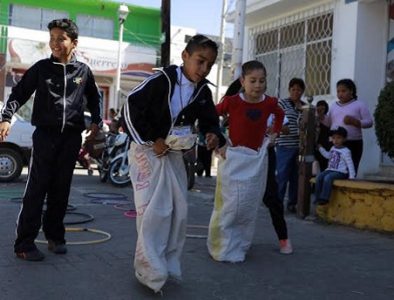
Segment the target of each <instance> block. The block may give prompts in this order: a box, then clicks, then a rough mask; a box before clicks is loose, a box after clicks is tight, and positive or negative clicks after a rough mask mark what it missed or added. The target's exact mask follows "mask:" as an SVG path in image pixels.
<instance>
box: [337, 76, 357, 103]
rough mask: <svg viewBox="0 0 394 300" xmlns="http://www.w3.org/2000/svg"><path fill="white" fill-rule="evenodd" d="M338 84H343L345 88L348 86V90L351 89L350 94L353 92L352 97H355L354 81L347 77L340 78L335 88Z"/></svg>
mask: <svg viewBox="0 0 394 300" xmlns="http://www.w3.org/2000/svg"><path fill="white" fill-rule="evenodd" d="M340 85H343V86H345V87H346V88H348V89H349V90H351V91H352V94H353V98H354V99H357V87H356V84H355V83H354V81H353V80H351V79H349V78H345V79H341V80H339V81H338V82H337V88H338V86H340Z"/></svg>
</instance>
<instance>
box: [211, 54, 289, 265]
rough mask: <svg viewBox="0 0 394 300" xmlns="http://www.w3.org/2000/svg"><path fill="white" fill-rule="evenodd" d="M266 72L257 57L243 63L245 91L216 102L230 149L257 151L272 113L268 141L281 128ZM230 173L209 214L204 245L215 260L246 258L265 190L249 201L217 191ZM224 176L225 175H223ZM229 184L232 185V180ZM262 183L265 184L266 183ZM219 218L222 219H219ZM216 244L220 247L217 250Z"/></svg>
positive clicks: (224, 149)
mask: <svg viewBox="0 0 394 300" xmlns="http://www.w3.org/2000/svg"><path fill="white" fill-rule="evenodd" d="M266 76H267V74H266V69H265V67H264V65H263V64H262V63H260V62H259V61H249V62H246V63H244V64H243V66H242V76H241V78H240V81H241V84H242V87H243V88H244V92H241V93H238V94H236V95H234V96H227V97H226V96H225V97H224V98H223V101H222V102H221V103H219V104H218V105H216V110H217V112H218V114H219V115H222V116H228V121H229V138H230V141H231V149H235V147H238V146H241V147H245V148H249V149H253V150H255V151H258V150H259V149H260V148H261V147H262V145H263V141H264V139H265V135H266V131H267V120H268V118H269V116H270V115H271V114H274V116H275V118H274V125H273V128H272V134H271V135H270V139H271V141H270V142H271V143H274V141H275V138H276V137H277V136H278V134H279V132H280V129H281V127H282V122H283V118H284V112H283V110H282V109H281V108H280V107H279V106H278V100H277V99H276V98H273V97H270V96H266V95H264V92H265V91H266ZM241 149H242V148H241ZM228 150H230V148H228V149H227V148H226V147H223V148H221V149H219V153H220V155H221V156H222V157H223V158H224V159H226V157H227V155H226V152H227V151H228ZM256 153H257V152H256ZM251 159H255V157H254V156H251ZM257 159H258V158H257ZM232 163H233V162H231V161H229V162H225V161H224V162H223V164H229V165H231V164H232ZM245 163H248V165H250V164H252V165H253V164H255V163H254V161H252V162H245ZM248 167H249V166H248ZM248 167H247V168H248ZM243 171H246V172H247V170H242V171H241V170H239V169H237V170H234V172H243ZM263 172H264V170H260V171H259V174H258V175H259V176H261V177H264V176H263V175H262V173H263ZM232 175H233V174H223V178H220V179H218V183H217V185H218V186H217V189H216V196H215V209H214V211H213V213H212V216H211V221H210V225H209V227H210V228H209V235H208V241H207V245H208V250H209V252H210V254H211V256H212V257H213V258H214V259H215V260H219V261H230V262H239V261H243V260H244V259H245V253H246V251H247V250H248V248H249V246H250V244H251V239H252V237H253V232H254V224H255V220H256V217H257V207H258V206H257V203H258V201H261V198H262V197H263V194H264V191H262V194H261V195H253V196H256V197H257V198H258V200H257V201H256V203H254V202H253V201H252V202H253V203H249V202H250V200H249V199H238V198H237V199H235V198H232V195H229V197H227V196H228V195H227V194H228V193H230V194H231V192H230V191H224V190H222V191H220V188H221V184H222V181H224V180H226V182H229V181H230V179H228V178H232V177H230V176H232ZM227 176H228V178H225V177H227ZM246 177H247V176H246ZM254 180H256V181H258V179H257V178H249V181H248V179H247V178H246V179H245V181H248V182H249V184H250V185H252V184H253V183H254V182H252V181H254ZM229 184H230V185H231V182H230V183H229ZM239 184H240V182H238V181H237V182H234V183H233V184H232V185H233V186H237V185H239ZM260 186H261V184H260ZM263 186H265V183H264V184H263ZM241 189H243V188H241ZM219 194H220V195H223V196H220V195H219ZM243 200H246V201H248V203H247V204H244V203H237V201H238V202H239V201H241V202H242V201H243ZM243 205H245V206H247V207H248V209H246V208H244V209H246V210H245V211H244V209H243V208H242V206H243ZM249 205H250V206H249ZM231 206H236V207H238V208H236V209H235V210H236V211H239V212H238V213H233V209H231ZM229 207H230V208H229ZM222 208H223V209H222ZM254 208H256V211H254ZM226 209H230V211H231V213H228V214H227V213H226V212H225V210H226ZM220 218H223V219H225V220H223V222H222V223H221V222H220ZM246 236H248V237H246ZM237 237H238V238H237ZM223 239H226V241H225V242H223ZM219 248H221V249H220V250H219Z"/></svg>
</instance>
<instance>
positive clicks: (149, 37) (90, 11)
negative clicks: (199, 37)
mask: <svg viewBox="0 0 394 300" xmlns="http://www.w3.org/2000/svg"><path fill="white" fill-rule="evenodd" d="M10 4H17V5H23V6H31V7H39V8H45V9H54V10H60V11H66V12H68V13H69V18H70V19H72V20H76V16H77V14H84V15H91V16H98V17H104V18H109V19H112V20H113V21H114V28H115V32H114V39H115V40H117V39H118V37H119V26H117V24H118V8H119V5H120V3H119V2H113V1H103V0H52V1H51V0H0V26H1V25H8V14H9V5H10ZM128 7H129V10H130V13H129V15H128V17H127V20H126V22H125V23H124V34H123V40H124V41H126V42H130V43H133V44H145V45H146V44H148V45H150V46H153V47H155V48H157V49H159V47H160V36H161V16H160V10H159V9H155V8H145V7H140V6H134V5H128ZM1 40H2V38H1V36H0V47H1V46H2V44H1ZM1 50H3V49H0V51H1Z"/></svg>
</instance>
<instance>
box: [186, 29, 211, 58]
mask: <svg viewBox="0 0 394 300" xmlns="http://www.w3.org/2000/svg"><path fill="white" fill-rule="evenodd" d="M200 48H210V49H212V50H213V51H214V52H215V53H216V55H217V54H218V45H217V44H216V43H215V42H214V41H212V40H211V39H210V38H208V37H206V36H205V35H202V34H196V35H195V36H193V37H192V38H191V39H190V40H189V42H187V45H186V47H185V50H186V51H187V52H188V53H189V54H190V55H192V54H193V53H194V51H196V50H197V49H200Z"/></svg>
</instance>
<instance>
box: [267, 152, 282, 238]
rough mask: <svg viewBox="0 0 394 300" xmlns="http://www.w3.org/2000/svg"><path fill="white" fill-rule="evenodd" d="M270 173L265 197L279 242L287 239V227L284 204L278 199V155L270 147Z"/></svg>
mask: <svg viewBox="0 0 394 300" xmlns="http://www.w3.org/2000/svg"><path fill="white" fill-rule="evenodd" d="M267 151H268V172H267V187H266V189H265V194H264V197H263V202H264V204H265V205H266V206H267V207H268V209H269V212H270V215H271V219H272V225H273V226H274V229H275V232H276V234H277V236H278V238H279V240H286V239H287V226H286V221H285V217H284V209H283V202H282V201H280V200H279V197H278V183H277V182H276V175H275V170H276V154H275V148H274V147H268V148H267Z"/></svg>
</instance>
